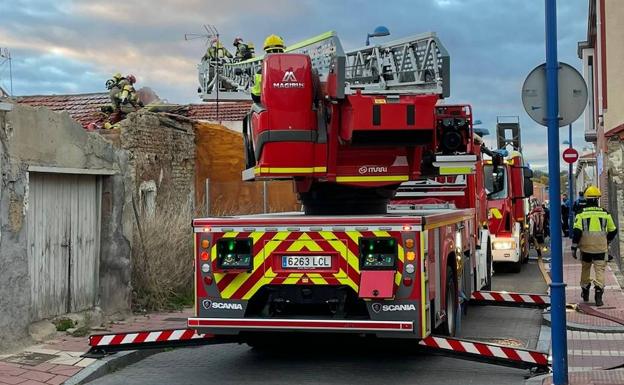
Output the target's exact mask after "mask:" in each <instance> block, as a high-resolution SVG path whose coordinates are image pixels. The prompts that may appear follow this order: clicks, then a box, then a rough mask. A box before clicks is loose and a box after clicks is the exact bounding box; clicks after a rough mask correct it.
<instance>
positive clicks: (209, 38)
mask: <svg viewBox="0 0 624 385" xmlns="http://www.w3.org/2000/svg"><path fill="white" fill-rule="evenodd" d="M203 27H204V30H206V33H185V34H184V40H186V41H190V40H197V39H205V41H206V46H209V45H210V44H211V43H213V41H214V43H213V44H214V45H215V49H218V48H219V46H220V43H221V42H220V41H219V30H217V27H215V26H214V25H212V24H204V25H203ZM219 67H220V65H219V63H218V62H216V63H215V66H214V71H215V75H216V76H215V81H216V83H215V84H216V87H215V88H216V113H217V121H218V122H221V120H220V119H219V85H220V83H219Z"/></svg>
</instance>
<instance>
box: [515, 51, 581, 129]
mask: <svg viewBox="0 0 624 385" xmlns="http://www.w3.org/2000/svg"><path fill="white" fill-rule="evenodd" d="M522 105H524V109H525V110H526V112H527V114H529V116H530V117H531V119H533V120H534V121H535V122H536V123H537V124H541V125H542V126H545V125H546V64H541V65H539V66H537V67H535V69H533V71H531V73H529V76H527V78H526V80H525V81H524V84H523V85H522ZM586 106H587V85H586V84H585V80H583V76H581V74H580V73H579V72H578V71H577V70H576V69H575V68H574V67H572V66H571V65H569V64H566V63H562V62H559V127H563V126H567V125H568V124H570V123H572V122H574V121H575V120H576V119H578V118H579V117H580V116H581V114H583V111H585V107H586Z"/></svg>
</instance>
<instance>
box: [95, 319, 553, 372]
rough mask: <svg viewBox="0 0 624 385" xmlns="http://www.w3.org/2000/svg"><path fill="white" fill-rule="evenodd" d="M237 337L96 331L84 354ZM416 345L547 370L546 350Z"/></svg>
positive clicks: (443, 341)
mask: <svg viewBox="0 0 624 385" xmlns="http://www.w3.org/2000/svg"><path fill="white" fill-rule="evenodd" d="M242 342H243V341H242V340H240V339H239V338H238V337H237V336H215V335H212V334H197V332H195V331H194V330H192V329H168V330H151V331H141V332H126V333H118V334H96V335H92V336H90V337H89V346H90V347H91V349H90V350H89V351H88V352H87V353H86V354H85V357H90V358H101V357H104V356H105V355H108V354H112V353H115V352H119V351H124V350H143V349H163V348H179V347H191V346H199V345H216V344H225V343H242ZM418 344H419V346H420V347H421V348H423V349H425V350H427V351H428V352H432V353H434V354H439V355H444V356H449V357H454V358H461V359H466V360H470V361H478V362H484V363H488V364H493V365H501V366H507V367H512V368H519V369H530V370H532V371H533V372H540V373H542V372H548V370H549V368H550V365H549V363H548V353H544V352H539V351H536V350H530V349H521V348H515V347H509V346H504V345H499V344H493V343H486V342H479V341H471V340H465V339H460V338H451V337H443V336H433V335H432V336H429V337H426V338H424V339H422V340H420V341H419V342H418Z"/></svg>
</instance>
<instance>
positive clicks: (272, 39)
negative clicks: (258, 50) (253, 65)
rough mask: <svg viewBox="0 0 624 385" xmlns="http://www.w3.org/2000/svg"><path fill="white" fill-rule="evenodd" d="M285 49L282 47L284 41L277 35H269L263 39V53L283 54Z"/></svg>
mask: <svg viewBox="0 0 624 385" xmlns="http://www.w3.org/2000/svg"><path fill="white" fill-rule="evenodd" d="M285 49H286V46H285V45H284V39H282V38H281V37H279V36H277V35H269V36H267V38H266V39H264V51H265V52H269V51H272V50H278V51H280V52H283V51H284V50H285Z"/></svg>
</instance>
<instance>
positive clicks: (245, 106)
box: [186, 100, 252, 122]
mask: <svg viewBox="0 0 624 385" xmlns="http://www.w3.org/2000/svg"><path fill="white" fill-rule="evenodd" d="M251 103H252V102H251V100H249V101H246V100H245V101H238V102H220V103H219V107H218V108H219V116H217V103H204V104H189V106H188V112H186V116H187V117H188V118H191V119H194V120H204V121H210V122H218V121H225V122H236V121H241V120H243V118H244V117H245V115H247V114H248V113H249V110H250V109H251Z"/></svg>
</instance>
